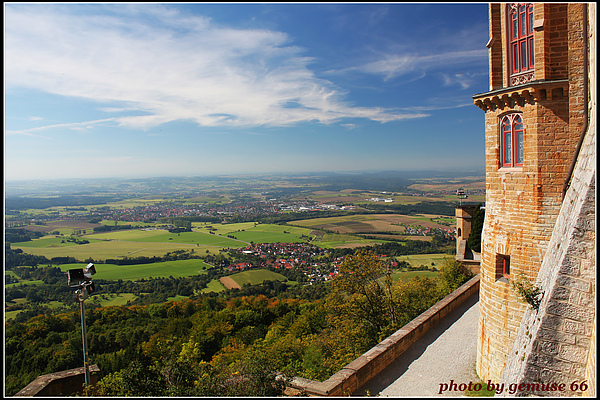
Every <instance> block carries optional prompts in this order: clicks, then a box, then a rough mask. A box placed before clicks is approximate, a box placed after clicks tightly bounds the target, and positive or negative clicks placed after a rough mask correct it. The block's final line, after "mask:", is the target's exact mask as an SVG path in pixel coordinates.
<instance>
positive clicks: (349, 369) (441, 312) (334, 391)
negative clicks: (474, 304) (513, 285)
mask: <svg viewBox="0 0 600 400" xmlns="http://www.w3.org/2000/svg"><path fill="white" fill-rule="evenodd" d="M478 291H479V275H477V276H475V277H473V278H471V279H470V280H469V281H468V282H466V283H465V284H464V285H462V286H461V287H459V288H458V289H456V290H455V291H454V292H452V293H450V294H449V295H448V296H446V297H444V298H443V299H442V300H440V301H438V302H437V303H436V304H434V305H433V306H432V307H431V308H429V309H428V310H427V311H425V312H423V313H422V314H421V315H419V316H418V317H416V318H415V319H413V320H412V321H410V322H409V323H408V324H406V325H404V326H403V327H402V328H400V329H399V330H397V331H396V332H395V333H393V334H392V335H391V336H389V337H388V338H387V339H385V340H384V341H382V342H381V343H379V344H378V345H376V346H375V347H373V348H372V349H371V350H369V351H367V352H366V353H364V354H363V355H362V356H360V357H358V358H357V359H356V360H354V361H352V362H351V363H350V364H348V365H346V366H345V367H344V368H342V369H341V370H340V371H338V372H336V373H335V374H334V375H332V376H331V377H330V378H329V379H327V380H326V381H324V382H318V381H313V380H310V379H304V378H300V377H296V378H294V380H293V381H292V383H291V387H292V388H293V389H296V390H299V391H301V392H304V393H306V394H308V395H311V396H347V395H351V394H352V393H354V392H356V391H357V390H358V389H360V388H361V387H362V386H363V385H364V384H366V383H367V382H368V381H369V380H370V379H371V378H373V377H375V376H376V375H377V374H379V373H380V372H381V371H383V370H384V369H385V368H386V367H387V366H388V365H389V364H391V363H392V362H393V361H394V360H396V359H397V358H398V357H401V356H402V353H404V352H405V351H406V350H407V349H408V348H409V347H410V346H411V345H412V344H413V343H414V342H415V341H417V340H418V339H419V338H421V336H423V335H424V334H425V333H426V332H427V331H429V330H430V329H431V328H432V327H434V326H435V325H436V324H437V323H438V322H440V320H441V319H442V318H444V317H445V316H446V315H448V314H449V313H450V312H452V311H453V310H454V309H456V308H457V307H458V306H460V305H461V304H462V303H463V302H464V301H466V300H467V299H468V298H469V297H471V296H472V295H474V294H476V293H478Z"/></svg>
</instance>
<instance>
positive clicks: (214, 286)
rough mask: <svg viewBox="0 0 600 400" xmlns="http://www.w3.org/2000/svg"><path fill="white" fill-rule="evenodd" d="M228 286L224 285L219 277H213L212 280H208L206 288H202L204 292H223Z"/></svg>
mask: <svg viewBox="0 0 600 400" xmlns="http://www.w3.org/2000/svg"><path fill="white" fill-rule="evenodd" d="M226 289H227V288H226V287H225V286H223V284H222V283H221V282H219V280H218V279H213V280H212V281H210V282H208V283H207V284H206V288H204V289H202V293H208V292H217V293H218V292H222V291H224V290H226Z"/></svg>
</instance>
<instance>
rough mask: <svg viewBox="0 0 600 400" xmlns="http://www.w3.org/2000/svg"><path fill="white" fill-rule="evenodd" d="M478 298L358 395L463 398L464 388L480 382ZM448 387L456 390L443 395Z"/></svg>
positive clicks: (476, 295)
mask: <svg viewBox="0 0 600 400" xmlns="http://www.w3.org/2000/svg"><path fill="white" fill-rule="evenodd" d="M478 299H479V294H475V295H473V296H471V297H470V298H469V299H468V300H467V301H465V302H464V303H463V304H462V305H460V306H459V308H457V309H456V310H454V311H453V312H451V313H450V314H448V315H447V316H446V317H445V318H444V319H443V320H442V321H440V323H439V324H438V325H436V326H435V327H433V328H432V329H431V330H430V331H429V332H427V333H426V334H425V335H424V336H423V337H422V338H421V339H419V340H418V341H417V342H415V343H414V344H413V345H412V347H411V348H410V349H408V350H407V351H406V352H405V353H404V354H403V355H402V356H400V357H399V358H398V359H397V360H396V361H394V362H393V363H392V364H390V365H389V366H388V367H387V368H386V369H385V370H384V371H383V372H381V373H380V374H379V375H377V377H375V378H373V379H371V381H369V382H368V383H367V384H366V385H365V386H363V387H362V388H361V389H360V390H359V391H357V392H356V393H355V394H354V395H356V396H365V395H370V396H377V395H379V396H380V397H438V396H453V397H460V396H463V392H462V391H461V390H459V387H460V385H461V384H464V385H465V386H466V385H468V384H469V382H473V383H475V382H477V381H478V379H477V375H476V374H475V360H476V357H477V329H478V318H479V302H478ZM452 383H454V384H455V385H451V384H452ZM444 384H445V385H447V386H446V387H448V388H450V387H451V388H452V389H454V390H447V391H444V392H442V393H441V394H440V389H442V388H444V386H443V385H444Z"/></svg>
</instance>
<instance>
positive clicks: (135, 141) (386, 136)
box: [4, 3, 489, 181]
mask: <svg viewBox="0 0 600 400" xmlns="http://www.w3.org/2000/svg"><path fill="white" fill-rule="evenodd" d="M4 11H5V36H4V44H5V63H4V67H5V74H4V84H5V135H4V171H5V172H4V178H5V181H20V180H36V179H61V178H73V179H80V178H107V177H151V176H196V175H202V176H205V175H219V174H240V173H253V174H268V173H279V172H283V173H300V172H303V171H309V172H310V171H315V172H317V171H363V170H396V169H440V170H444V169H453V168H456V169H471V168H479V166H481V167H483V165H484V156H485V154H484V115H483V113H482V111H481V110H480V109H479V108H478V107H476V106H474V105H473V98H472V96H473V94H475V93H481V92H485V91H486V90H487V89H488V85H489V82H488V50H487V48H486V47H485V45H486V43H487V41H488V21H487V19H488V6H487V3H458V4H452V3H432V4H428V3H408V4H404V3H315V4H303V3H288V4H278V3H237V4H235V3H213V4H210V3H181V4H173V3H113V4H110V3H62V4H59V3H28V4H27V3H5V4H4ZM423 21H426V23H423Z"/></svg>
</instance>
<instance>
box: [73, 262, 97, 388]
mask: <svg viewBox="0 0 600 400" xmlns="http://www.w3.org/2000/svg"><path fill="white" fill-rule="evenodd" d="M95 273H96V267H94V264H93V263H89V264H88V265H87V266H86V267H85V269H84V268H76V269H70V270H68V271H67V275H68V282H69V286H70V287H72V288H74V289H76V290H75V300H77V301H78V302H79V311H80V313H81V337H82V341H83V367H84V370H85V384H86V385H89V384H90V368H89V365H88V349H87V332H86V326H85V306H84V304H83V301H84V300H85V299H87V298H88V297H89V296H90V295H91V294H92V293H93V292H95V291H96V287H95V286H94V283H93V282H92V276H93V275H94V274H95Z"/></svg>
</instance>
